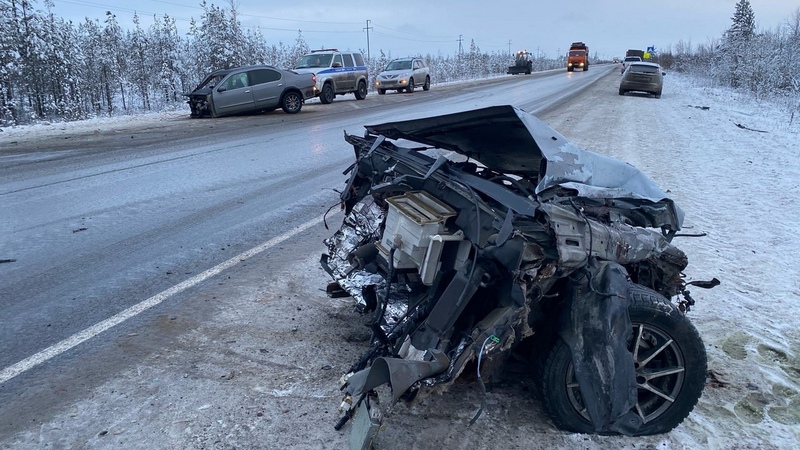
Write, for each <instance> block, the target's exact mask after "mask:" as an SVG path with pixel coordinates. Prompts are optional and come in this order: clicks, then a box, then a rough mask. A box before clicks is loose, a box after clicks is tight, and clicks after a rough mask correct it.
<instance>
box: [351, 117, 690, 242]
mask: <svg viewBox="0 0 800 450" xmlns="http://www.w3.org/2000/svg"><path fill="white" fill-rule="evenodd" d="M365 128H366V129H367V131H368V132H369V133H371V134H374V135H383V136H385V137H387V138H390V139H406V140H409V141H414V142H419V143H422V144H425V145H429V146H432V147H436V148H441V149H446V150H451V151H454V152H456V153H459V154H461V155H464V156H466V157H468V158H472V159H475V160H477V161H479V162H480V163H481V164H483V165H485V166H486V167H488V168H490V169H492V170H495V171H498V172H502V173H506V174H513V175H518V176H522V177H527V178H529V179H531V180H533V181H534V182H537V186H536V193H537V194H539V193H542V192H544V191H546V190H548V189H550V188H552V187H556V186H560V187H563V188H567V189H573V190H575V191H576V192H577V193H578V195H579V196H581V197H586V198H596V199H632V200H646V201H649V202H653V203H655V204H662V206H664V207H665V208H666V209H667V214H666V215H665V216H664V217H662V219H661V221H660V222H661V223H659V226H666V227H668V228H670V229H673V230H679V229H680V227H681V225H682V223H683V212H682V211H681V210H680V208H678V207H677V206H676V205H675V204H674V202H673V201H672V200H671V199H669V197H667V194H666V193H665V192H664V191H662V190H661V189H660V188H659V187H658V186H657V185H656V184H655V183H653V181H652V180H650V179H649V178H648V177H647V176H646V175H645V174H644V173H642V172H641V171H639V170H638V169H637V168H635V167H634V166H632V165H630V164H628V163H625V162H623V161H620V160H617V159H614V158H611V157H609V156H605V155H601V154H599V153H594V152H590V151H588V150H583V149H581V148H579V147H577V146H575V145H574V144H572V143H571V142H570V141H569V140H568V139H567V138H565V137H564V136H562V135H561V134H559V133H558V132H557V131H555V130H553V129H552V128H551V127H550V126H548V125H547V124H546V123H544V122H542V121H541V120H539V119H537V118H536V117H535V116H533V115H531V114H529V113H527V112H526V111H524V110H521V109H519V108H516V107H514V106H511V105H503V106H491V107H488V108H482V109H476V110H472V111H465V112H459V113H454V114H447V115H442V116H436V117H429V118H423V119H413V120H406V121H399V122H389V123H384V124H379V125H367V126H366V127H365ZM537 180H538V181H537Z"/></svg>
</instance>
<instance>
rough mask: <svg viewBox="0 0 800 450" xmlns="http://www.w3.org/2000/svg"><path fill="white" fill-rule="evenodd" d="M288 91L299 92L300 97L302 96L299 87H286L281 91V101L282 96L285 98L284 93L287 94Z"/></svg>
mask: <svg viewBox="0 0 800 450" xmlns="http://www.w3.org/2000/svg"><path fill="white" fill-rule="evenodd" d="M290 92H294V93H297V94H299V95H300V97H301V98H302V97H303V93H302V92H300V89H297V88H287V89H285V90H284V91H283V92H282V93H281V101H283V99H284V98H286V94H288V93H290Z"/></svg>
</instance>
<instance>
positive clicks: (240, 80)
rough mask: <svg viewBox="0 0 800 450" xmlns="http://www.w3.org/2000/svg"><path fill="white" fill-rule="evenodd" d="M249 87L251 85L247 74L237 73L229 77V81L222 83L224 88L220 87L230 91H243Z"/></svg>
mask: <svg viewBox="0 0 800 450" xmlns="http://www.w3.org/2000/svg"><path fill="white" fill-rule="evenodd" d="M247 86H249V83H248V82H247V72H242V73H235V74H233V75H231V76H230V77H228V79H227V80H225V81H224V82H223V83H222V86H220V87H224V88H225V89H228V90H230V89H241V88H243V87H247Z"/></svg>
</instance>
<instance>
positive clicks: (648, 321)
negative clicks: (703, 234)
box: [541, 285, 707, 436]
mask: <svg viewBox="0 0 800 450" xmlns="http://www.w3.org/2000/svg"><path fill="white" fill-rule="evenodd" d="M630 296H631V298H630V306H629V307H628V314H629V315H630V318H631V323H632V324H633V333H632V334H631V340H630V342H631V343H630V348H629V349H630V350H631V351H632V352H633V354H634V364H635V365H636V366H637V368H636V382H637V385H638V386H639V389H638V393H639V397H638V401H637V405H636V406H635V407H634V408H633V409H632V411H633V412H636V413H637V414H639V416H640V417H642V418H643V419H644V423H643V424H642V426H641V427H640V428H639V430H637V431H636V433H635V435H636V436H645V435H651V434H659V433H666V432H668V431H670V430H672V429H673V428H675V427H676V426H678V424H680V423H681V422H682V421H683V420H684V419H685V418H686V417H687V416H688V415H689V413H690V412H691V411H692V409H693V408H694V406H695V405H696V404H697V400H698V399H699V398H700V395H701V394H702V392H703V386H704V384H705V378H706V370H707V358H706V351H705V347H704V345H703V341H702V339H701V338H700V335H699V334H698V332H697V329H695V327H694V325H692V323H691V322H690V321H689V319H688V318H687V317H686V316H685V315H684V314H683V313H682V312H680V310H679V309H678V308H677V306H675V305H673V304H672V303H671V302H670V301H669V300H667V299H666V298H664V297H663V296H662V295H660V294H658V293H657V292H655V291H653V290H650V289H647V288H644V287H642V286H638V285H636V286H634V287H633V288H632V289H631V291H630ZM651 349H656V351H652V352H651V351H650V350H651ZM651 357H652V359H650V358H651ZM642 358H645V360H646V361H641V360H642ZM640 362H645V365H644V366H640ZM670 370H676V372H675V373H669V372H670ZM656 375H657V376H656ZM541 377H542V379H541V387H542V398H543V401H544V406H545V409H546V410H547V412H548V414H549V415H550V417H551V418H552V420H553V422H554V423H555V425H556V426H557V427H558V428H561V429H564V430H568V431H573V432H578V433H594V432H595V431H594V427H593V426H592V424H591V422H590V421H589V418H588V416H587V415H585V414H586V413H585V412H583V413H581V410H582V409H584V408H583V401H582V399H581V396H580V389H579V388H578V387H577V382H576V380H575V376H574V371H573V368H572V353H571V351H570V349H569V347H568V346H567V344H566V343H564V341H563V340H561V339H558V340H557V342H556V343H555V345H554V346H553V348H552V350H551V351H550V353H549V355H548V357H547V360H546V361H545V364H544V367H543V370H542V374H541ZM648 388H649V389H654V390H657V391H659V392H660V393H661V394H663V395H665V396H666V397H669V398H671V399H672V401H670V400H668V399H667V398H664V397H661V396H659V395H657V394H655V393H653V392H652V391H651V390H648ZM602 434H615V433H613V432H608V433H605V432H604V433H602Z"/></svg>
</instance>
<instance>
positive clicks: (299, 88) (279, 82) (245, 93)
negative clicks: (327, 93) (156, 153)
mask: <svg viewBox="0 0 800 450" xmlns="http://www.w3.org/2000/svg"><path fill="white" fill-rule="evenodd" d="M316 83H317V80H316V77H315V76H314V75H313V74H299V73H296V72H294V71H291V70H281V69H277V68H275V67H272V66H245V67H236V68H233V69H221V70H217V71H214V72H212V73H210V74H209V75H208V76H207V77H206V78H205V79H204V80H203V81H202V82H201V83H200V84H199V85H198V86H197V87H196V88H195V90H194V91H192V92H191V93H189V94H184V96H186V97H188V98H189V100H188V103H189V108H190V109H191V117H194V118H199V117H222V116H230V115H234V114H244V113H257V112H262V111H263V112H269V111H274V110H276V109H278V108H281V109H283V112H285V113H287V114H296V113H299V112H300V110H301V109H302V107H303V103H304V102H305V101H306V100H308V99H309V98H313V97H314V96H316V94H317V92H316V87H315V86H316Z"/></svg>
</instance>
